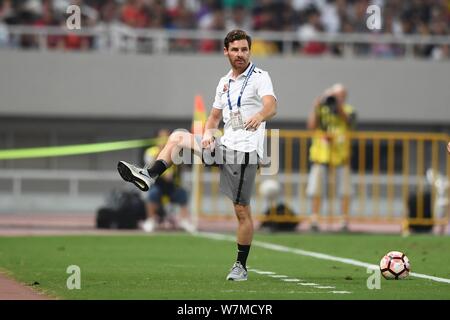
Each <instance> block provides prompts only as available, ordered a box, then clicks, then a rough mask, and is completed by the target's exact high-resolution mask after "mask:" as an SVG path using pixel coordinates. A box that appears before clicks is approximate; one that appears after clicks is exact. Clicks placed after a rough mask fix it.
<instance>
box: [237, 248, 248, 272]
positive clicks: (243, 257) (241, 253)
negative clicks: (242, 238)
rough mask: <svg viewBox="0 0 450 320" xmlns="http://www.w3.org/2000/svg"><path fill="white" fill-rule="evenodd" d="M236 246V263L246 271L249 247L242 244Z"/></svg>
mask: <svg viewBox="0 0 450 320" xmlns="http://www.w3.org/2000/svg"><path fill="white" fill-rule="evenodd" d="M237 246H238V255H237V259H236V261H239V262H240V263H241V264H242V266H243V267H244V269H245V270H247V266H246V263H247V257H248V253H249V252H250V245H244V244H239V243H238V244H237Z"/></svg>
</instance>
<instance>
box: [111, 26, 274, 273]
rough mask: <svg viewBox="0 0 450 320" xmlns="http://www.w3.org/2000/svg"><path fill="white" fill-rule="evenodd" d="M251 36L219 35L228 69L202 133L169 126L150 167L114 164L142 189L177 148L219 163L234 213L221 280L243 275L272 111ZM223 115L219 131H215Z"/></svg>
mask: <svg viewBox="0 0 450 320" xmlns="http://www.w3.org/2000/svg"><path fill="white" fill-rule="evenodd" d="M250 50H251V38H250V36H248V35H247V34H246V33H245V32H244V31H242V30H233V31H230V32H229V33H228V34H227V36H226V37H225V39H224V49H223V52H224V55H225V56H226V57H228V60H229V62H230V65H231V70H230V71H229V72H228V73H227V74H226V75H225V76H224V77H222V78H221V79H220V81H219V84H218V86H217V89H216V96H215V100H214V103H213V108H212V109H211V112H210V115H209V117H208V120H207V122H206V125H205V133H204V134H203V137H200V136H194V135H192V134H190V133H188V132H174V133H172V134H171V136H170V138H169V140H168V142H167V144H166V145H165V147H164V148H163V149H162V150H161V152H160V153H159V155H158V156H157V161H155V163H154V164H153V166H152V167H150V168H138V167H135V166H134V165H132V164H129V163H127V162H125V161H120V162H119V163H118V166H117V169H118V171H119V173H120V175H121V177H122V178H123V179H124V180H125V181H129V182H131V183H134V184H135V185H136V186H137V187H138V188H139V189H141V190H143V191H146V190H148V189H149V187H150V186H151V185H152V184H153V183H154V182H155V180H156V178H157V177H158V176H159V175H161V174H162V173H163V172H164V171H165V170H166V169H167V168H168V167H169V166H171V165H172V164H173V163H174V161H173V159H175V157H176V156H177V155H178V154H179V152H180V149H181V148H188V149H192V150H193V151H194V152H195V153H196V154H198V155H200V156H201V157H202V160H203V162H204V163H205V164H208V165H218V166H219V167H220V169H221V170H220V190H221V191H222V192H223V193H224V194H225V195H226V196H227V197H228V198H230V199H231V201H233V205H234V211H235V214H236V217H237V219H238V223H239V224H238V230H237V246H238V255H237V259H236V262H235V263H234V265H233V267H232V268H231V271H230V273H229V274H228V276H227V280H233V281H243V280H247V268H246V261H247V257H248V254H249V251H250V245H251V242H252V239H253V221H252V217H251V211H250V197H251V194H252V191H253V187H254V184H255V177H256V171H257V168H258V159H262V158H263V153H264V135H265V121H267V120H269V119H270V118H272V117H273V116H274V115H275V114H276V109H277V101H276V96H275V94H274V91H273V86H272V81H271V79H270V76H269V74H268V73H267V72H266V71H263V70H261V69H259V68H257V67H256V66H255V65H254V64H253V63H252V62H251V61H250ZM222 119H223V121H224V135H223V136H222V137H220V139H219V138H217V136H216V135H215V132H216V131H217V129H218V127H219V123H220V120H222Z"/></svg>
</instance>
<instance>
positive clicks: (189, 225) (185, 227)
mask: <svg viewBox="0 0 450 320" xmlns="http://www.w3.org/2000/svg"><path fill="white" fill-rule="evenodd" d="M180 227H181V228H182V229H183V230H184V231H187V232H189V233H194V232H195V231H196V228H195V226H194V225H193V224H192V223H191V222H189V221H188V220H186V219H183V220H181V221H180Z"/></svg>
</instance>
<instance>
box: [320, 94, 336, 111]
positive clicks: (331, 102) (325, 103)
mask: <svg viewBox="0 0 450 320" xmlns="http://www.w3.org/2000/svg"><path fill="white" fill-rule="evenodd" d="M320 105H321V106H322V107H327V108H328V109H329V110H330V113H334V114H337V113H338V100H337V98H336V97H335V96H333V95H330V96H326V97H325V98H323V99H322V101H321V102H320Z"/></svg>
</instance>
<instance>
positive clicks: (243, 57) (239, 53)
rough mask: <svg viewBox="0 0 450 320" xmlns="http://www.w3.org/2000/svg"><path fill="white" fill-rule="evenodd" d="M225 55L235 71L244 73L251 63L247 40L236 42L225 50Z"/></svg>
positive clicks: (231, 43)
mask: <svg viewBox="0 0 450 320" xmlns="http://www.w3.org/2000/svg"><path fill="white" fill-rule="evenodd" d="M223 53H224V55H226V56H227V57H228V60H229V61H230V64H231V67H232V69H233V70H235V71H238V73H242V72H244V71H245V69H246V68H247V67H248V64H249V62H250V48H249V46H248V42H247V40H246V39H243V40H235V41H233V42H230V43H229V44H228V48H224V49H223Z"/></svg>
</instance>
